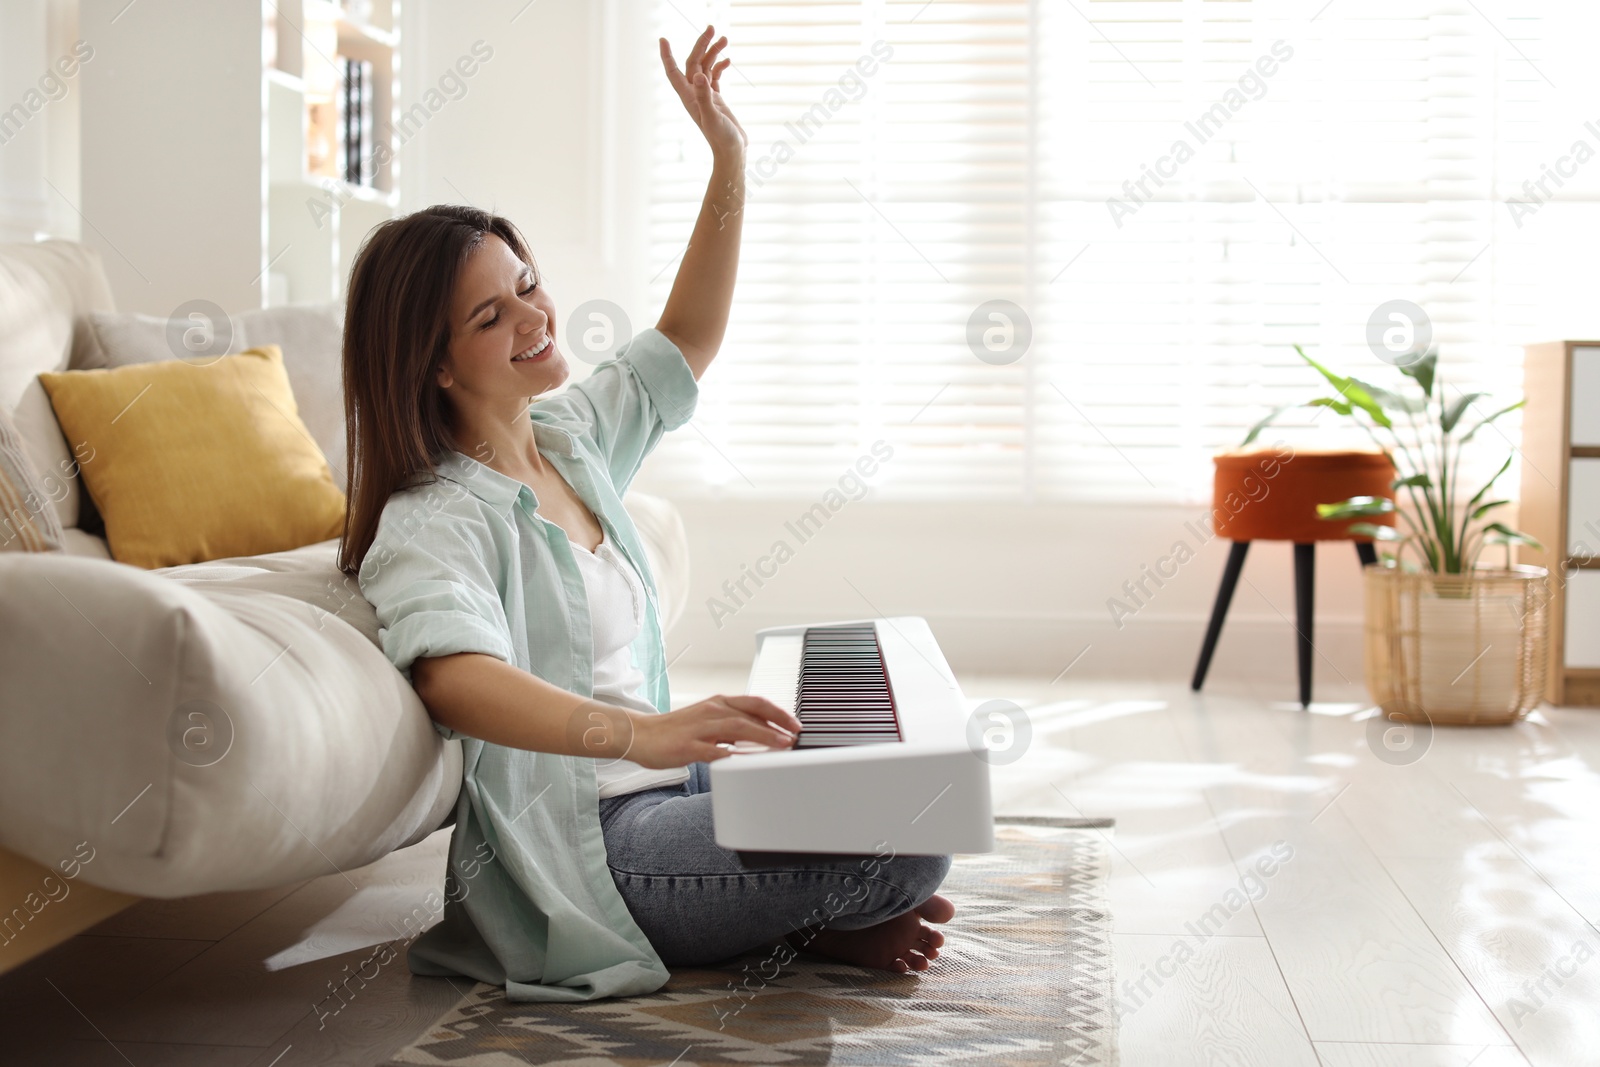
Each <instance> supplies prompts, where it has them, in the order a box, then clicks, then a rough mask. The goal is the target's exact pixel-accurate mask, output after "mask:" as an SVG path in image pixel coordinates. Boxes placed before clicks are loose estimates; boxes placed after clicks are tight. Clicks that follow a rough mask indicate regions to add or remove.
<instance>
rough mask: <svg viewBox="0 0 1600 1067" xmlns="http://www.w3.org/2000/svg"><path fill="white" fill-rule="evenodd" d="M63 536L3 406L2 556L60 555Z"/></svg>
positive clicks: (0, 441)
mask: <svg viewBox="0 0 1600 1067" xmlns="http://www.w3.org/2000/svg"><path fill="white" fill-rule="evenodd" d="M63 536H64V535H63V533H62V530H61V523H60V522H59V521H57V520H56V509H55V507H54V506H53V505H51V503H50V496H49V494H48V493H47V492H46V491H45V488H44V485H43V483H42V482H40V480H39V474H38V472H37V471H35V470H34V469H33V461H32V460H31V459H30V458H29V457H28V454H27V452H26V451H25V450H24V449H23V447H22V438H21V437H20V436H18V434H17V426H16V423H14V422H12V421H11V412H9V411H7V410H6V409H5V408H4V407H3V406H0V552H59V551H60V550H61V547H62V544H61V542H62V538H63Z"/></svg>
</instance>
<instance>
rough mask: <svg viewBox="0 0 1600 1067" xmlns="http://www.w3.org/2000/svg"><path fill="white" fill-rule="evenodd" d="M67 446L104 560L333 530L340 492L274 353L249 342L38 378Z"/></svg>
mask: <svg viewBox="0 0 1600 1067" xmlns="http://www.w3.org/2000/svg"><path fill="white" fill-rule="evenodd" d="M39 380H40V382H42V383H43V385H44V388H45V391H46V392H47V393H49V394H50V403H51V405H52V406H53V407H54V408H55V412H56V421H58V422H59V423H60V424H61V432H62V433H64V434H65V435H66V437H67V442H68V444H69V445H71V446H72V447H73V449H74V452H75V453H76V450H77V448H78V446H79V445H80V443H87V445H88V446H90V447H92V448H93V450H94V452H93V454H94V457H95V461H94V462H93V463H91V464H85V465H84V466H83V468H82V472H83V480H84V487H85V488H86V489H87V490H88V491H89V495H90V496H91V497H93V498H94V503H95V506H96V507H97V508H99V509H100V514H101V516H102V517H103V518H104V519H105V524H106V541H107V543H108V544H109V546H110V549H111V556H112V558H113V559H116V560H118V561H120V562H123V563H131V564H133V565H134V566H136V567H146V568H154V567H170V566H174V565H176V564H180V563H201V562H204V561H205V560H208V559H221V558H223V557H226V556H254V555H258V554H260V553H263V552H281V551H284V550H286V549H291V548H299V547H300V546H301V545H308V544H313V543H315V542H317V541H326V540H327V539H328V538H330V537H338V536H339V535H340V534H341V533H342V532H343V530H344V513H345V497H344V493H343V492H341V491H340V490H339V488H338V487H337V486H335V485H334V484H333V474H332V472H331V471H329V469H328V463H327V460H326V459H324V458H323V456H322V452H321V451H320V450H319V449H318V448H317V445H316V442H314V441H313V440H312V439H311V435H310V434H309V433H308V432H307V431H306V427H305V424H304V423H303V422H301V421H300V413H299V409H298V408H297V407H296V406H295V402H294V393H293V392H292V391H291V390H290V388H289V377H288V375H287V374H286V373H285V372H284V369H283V353H282V352H281V351H280V350H279V348H278V346H277V345H263V346H262V347H260V348H252V349H249V350H247V351H244V352H240V353H239V354H237V355H232V356H223V357H221V358H220V359H217V360H215V361H213V362H210V363H192V362H189V361H186V360H182V359H169V360H161V361H160V362H156V363H136V364H132V365H130V366H126V367H116V368H113V369H110V370H79V371H64V372H61V373H55V374H41V375H39Z"/></svg>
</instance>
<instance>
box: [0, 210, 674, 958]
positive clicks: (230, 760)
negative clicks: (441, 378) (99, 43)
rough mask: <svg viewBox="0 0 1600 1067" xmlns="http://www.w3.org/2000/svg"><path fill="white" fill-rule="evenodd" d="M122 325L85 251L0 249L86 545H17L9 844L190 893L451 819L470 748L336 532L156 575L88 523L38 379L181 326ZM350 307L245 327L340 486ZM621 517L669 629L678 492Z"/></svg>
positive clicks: (10, 307)
mask: <svg viewBox="0 0 1600 1067" xmlns="http://www.w3.org/2000/svg"><path fill="white" fill-rule="evenodd" d="M112 311H113V308H112V302H111V297H110V292H109V289H108V286H107V283H106V279H105V276H104V274H103V272H102V268H101V265H100V262H99V260H98V258H97V256H96V254H95V253H93V252H92V251H90V250H89V249H87V248H85V247H83V246H81V245H78V244H75V243H72V242H65V241H47V242H41V243H39V244H34V245H9V246H0V404H5V405H7V408H8V410H10V411H12V412H14V413H15V418H16V421H17V424H18V427H19V430H20V431H21V433H22V436H23V439H24V444H25V445H26V447H27V449H28V452H29V456H30V459H31V460H32V462H33V463H34V466H35V468H36V470H37V471H38V472H39V473H40V475H41V478H42V479H43V480H44V481H45V485H46V488H47V490H48V491H49V493H50V495H51V497H52V499H53V500H54V501H55V503H54V507H55V508H56V512H57V515H58V516H59V517H60V519H61V521H62V525H63V527H64V528H65V529H66V537H67V541H66V551H65V552H51V553H25V552H3V553H0V684H3V688H0V849H3V850H9V852H10V853H14V854H16V855H18V856H21V857H26V858H27V859H29V860H32V861H35V862H36V863H38V864H40V865H42V866H44V867H46V868H52V869H54V868H55V867H56V866H57V865H58V863H59V861H61V860H63V859H65V858H68V857H72V856H73V855H74V850H75V849H76V848H77V847H78V846H79V844H80V843H81V842H85V841H86V842H88V843H89V845H90V847H91V848H92V849H93V853H94V858H93V860H92V861H91V862H88V863H84V864H83V865H82V866H81V871H80V873H79V875H78V877H79V881H80V882H82V883H87V884H89V885H92V886H99V887H102V888H104V889H108V890H114V891H118V892H120V893H125V894H132V895H134V896H153V897H181V896H189V895H195V894H200V893H206V892H212V891H217V890H232V889H247V888H260V887H269V886H274V885H281V884H285V883H288V882H292V881H296V880H300V879H304V878H307V877H312V876H317V875H323V874H329V873H332V872H334V871H335V870H349V869H350V868H353V867H359V866H362V865H363V864H366V863H370V862H372V861H374V860H376V859H378V858H380V857H382V856H383V855H385V854H386V853H388V852H390V851H392V850H394V849H397V848H402V847H404V846H406V845H409V844H412V843H414V842H417V841H420V840H421V839H422V838H424V837H426V836H427V835H429V834H431V833H432V832H434V831H435V830H437V829H439V828H440V827H441V826H442V825H447V824H448V822H449V821H450V819H451V818H452V815H453V808H454V805H455V801H456V797H457V793H458V791H459V786H460V775H461V751H460V742H458V741H446V740H444V739H443V738H442V737H440V736H439V734H438V733H437V732H436V731H435V730H434V729H433V728H432V727H431V725H430V724H429V721H428V717H427V712H426V710H425V709H424V708H423V706H422V704H421V702H420V701H419V700H418V699H417V697H416V695H415V693H414V692H413V691H412V690H411V688H410V686H409V685H407V683H406V681H405V679H404V677H403V676H402V675H401V674H400V673H399V672H398V671H396V670H395V669H394V668H393V666H392V665H391V664H390V663H389V661H388V660H387V659H386V658H385V657H384V655H383V653H382V652H381V650H380V648H379V646H378V635H377V620H376V618H375V615H374V613H373V609H372V607H371V605H369V604H368V603H367V602H366V601H365V600H364V599H362V598H361V596H360V592H359V589H358V588H357V586H356V583H355V581H354V579H352V578H349V577H348V576H346V575H344V574H342V573H341V572H340V571H339V570H338V568H337V567H336V565H335V562H334V559H335V555H334V554H335V549H336V546H337V540H330V541H325V542H322V543H320V544H315V545H308V546H305V547H303V548H299V549H295V550H293V551H289V552H279V553H274V554H271V555H263V556H252V557H244V558H237V559H230V560H216V561H211V562H208V563H199V564H191V565H187V566H181V567H169V568H164V569H162V570H157V571H145V570H141V569H138V568H136V567H132V566H129V565H127V564H122V563H117V562H114V561H112V560H111V559H110V554H109V552H108V550H107V546H106V542H105V541H104V539H103V538H101V537H99V536H96V534H95V533H94V532H92V530H90V529H85V528H84V524H85V523H86V522H88V521H89V520H91V519H92V515H93V513H92V512H91V511H90V507H91V506H92V501H89V502H87V503H86V495H87V494H86V493H85V491H84V490H83V488H82V486H81V481H82V479H81V478H80V477H76V476H72V475H71V474H70V473H69V472H71V471H72V469H73V468H72V463H71V452H70V450H69V448H68V445H67V442H66V440H65V439H64V438H63V436H62V434H61V431H60V429H59V427H58V426H57V424H56V422H55V418H54V414H53V411H52V409H51V407H50V404H49V400H48V397H47V396H46V394H45V393H44V391H43V388H42V386H41V385H40V383H39V381H38V379H37V375H38V374H39V373H40V372H43V371H53V370H61V369H81V368H84V367H89V366H94V365H97V364H100V363H103V361H104V359H105V357H106V354H107V353H108V352H110V353H111V355H112V356H113V357H115V358H119V359H122V360H124V361H140V360H142V359H146V358H171V357H170V355H163V354H161V353H159V352H156V353H154V354H152V351H151V345H152V344H159V339H160V337H161V331H162V329H163V328H164V323H162V322H161V321H160V320H155V319H143V318H139V317H134V316H116V317H110V316H108V315H106V314H105V313H109V312H112ZM297 315H298V316H299V317H298V318H297V317H296V316H297ZM336 315H337V309H307V310H304V311H302V312H296V313H291V314H289V315H288V316H287V317H285V316H283V315H274V314H273V313H270V312H250V313H245V314H243V315H240V316H236V321H237V322H238V323H239V324H240V329H241V332H242V334H243V337H242V338H240V339H238V340H237V341H236V343H235V346H234V347H235V349H237V348H238V347H240V345H241V344H244V343H248V344H260V343H268V342H276V343H280V344H282V345H283V347H284V357H285V364H286V366H287V367H288V370H289V374H290V379H291V384H292V385H293V386H294V388H295V395H296V400H297V402H298V404H299V405H300V408H301V414H302V417H303V419H304V421H305V422H306V424H307V427H308V429H309V430H310V431H311V432H312V434H313V436H314V437H315V438H316V440H317V443H318V445H319V446H320V447H321V448H322V450H323V452H324V454H325V455H326V456H327V457H328V460H329V464H330V467H332V468H333V470H334V475H335V481H336V483H337V484H339V485H341V486H342V485H343V484H344V454H343V450H344V424H343V422H344V420H343V408H342V399H341V396H340V390H339V384H338V382H339V378H338V375H339V352H338V345H337V321H336ZM318 316H321V317H322V319H323V322H324V324H323V326H321V327H320V335H321V336H322V340H321V341H318V340H317V336H318V334H319V327H318V326H317V322H316V320H317V317H318ZM330 322H331V325H329V323H330ZM275 323H276V325H277V328H278V330H279V333H280V334H282V335H281V336H274V335H272V334H273V330H274V324H275ZM286 323H287V325H285V324H286ZM152 339H154V340H152ZM330 349H331V350H330ZM625 503H626V504H627V506H628V508H629V511H630V514H632V515H633V517H634V519H635V521H636V522H637V523H638V525H639V528H640V531H641V533H642V534H643V536H644V540H645V545H646V548H647V550H648V551H649V555H650V562H651V565H652V566H653V568H654V569H655V573H656V575H657V578H658V584H659V586H660V592H661V599H662V606H663V611H664V618H663V622H664V624H665V625H667V626H670V625H671V623H672V622H673V621H674V620H675V619H676V617H677V615H678V614H679V613H681V611H682V608H683V603H684V598H685V587H686V584H687V578H688V574H687V571H688V553H687V547H686V544H685V542H684V535H683V526H682V522H681V520H680V519H679V517H678V513H677V511H676V510H675V509H674V508H673V507H672V506H671V505H670V504H668V503H667V502H666V501H663V500H661V499H659V498H654V497H649V496H646V495H644V494H639V493H630V494H629V496H628V498H627V500H626V501H625ZM185 729H207V730H210V731H212V733H211V734H210V735H208V736H210V737H211V738H212V739H213V743H214V745H215V746H216V747H215V748H214V749H213V755H215V751H216V749H217V748H220V747H221V746H222V745H223V744H224V743H226V754H225V755H223V756H222V757H221V758H220V759H217V760H216V761H215V762H212V763H209V765H205V766H201V765H197V764H198V763H200V762H203V761H201V760H197V759H196V758H195V757H194V756H193V755H192V751H193V746H192V745H188V746H186V745H184V744H183V743H182V741H181V737H180V735H181V733H182V731H184V730H185ZM230 738H231V740H230ZM443 873H444V872H443V871H442V870H441V872H440V877H441V879H442V878H443ZM10 906H11V905H10V902H9V901H8V902H6V904H5V907H10ZM3 918H4V914H3V913H0V919H3ZM69 932H70V931H69ZM63 936H64V935H63ZM3 969H5V968H4V966H0V970H3Z"/></svg>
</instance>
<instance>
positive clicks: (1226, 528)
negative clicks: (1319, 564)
mask: <svg viewBox="0 0 1600 1067" xmlns="http://www.w3.org/2000/svg"><path fill="white" fill-rule="evenodd" d="M1214 462H1215V463H1216V468H1217V469H1216V478H1215V481H1214V482H1213V489H1212V494H1211V526H1212V529H1213V531H1214V532H1215V533H1216V534H1217V536H1219V537H1226V538H1227V539H1228V540H1230V541H1232V542H1233V545H1232V546H1231V548H1230V549H1229V552H1228V565H1227V567H1226V569H1224V570H1223V572H1222V587H1221V588H1220V589H1218V590H1217V602H1216V604H1215V605H1213V606H1212V609H1211V624H1210V625H1209V626H1208V627H1206V639H1205V644H1203V645H1202V646H1201V647H1200V662H1199V663H1198V664H1196V666H1195V669H1194V681H1193V683H1191V686H1190V688H1192V689H1196V690H1198V689H1199V688H1200V687H1201V686H1202V685H1204V684H1205V680H1206V669H1207V668H1209V667H1210V666H1211V654H1212V653H1213V652H1214V651H1216V647H1217V638H1218V637H1219V636H1221V634H1222V620H1223V619H1225V618H1226V617H1227V614H1228V604H1229V602H1230V601H1232V600H1233V589H1234V586H1235V585H1237V584H1238V582H1239V573H1240V571H1242V570H1243V569H1244V556H1245V553H1246V552H1248V551H1249V550H1250V542H1251V541H1292V542H1294V599H1295V626H1296V629H1297V630H1298V631H1299V637H1300V641H1299V648H1298V651H1299V667H1300V705H1301V707H1306V706H1308V705H1309V704H1310V703H1311V654H1312V651H1313V647H1312V644H1311V621H1312V603H1313V594H1314V591H1315V588H1316V583H1315V580H1314V579H1315V573H1316V543H1317V542H1318V541H1354V542H1355V544H1356V554H1357V555H1358V556H1359V557H1360V559H1361V562H1362V564H1363V565H1365V564H1368V563H1376V562H1377V561H1378V555H1377V552H1376V551H1375V550H1374V549H1373V547H1372V538H1370V537H1362V536H1360V535H1359V534H1352V533H1350V532H1349V528H1350V526H1351V525H1353V524H1354V523H1358V522H1371V523H1376V524H1379V525H1385V526H1393V525H1394V518H1395V517H1394V515H1393V514H1392V513H1391V514H1389V515H1378V516H1375V517H1372V518H1367V519H1344V520H1340V521H1337V522H1333V521H1329V520H1327V519H1321V518H1318V517H1317V505H1318V504H1333V503H1337V502H1339V501H1341V500H1348V499H1350V498H1351V497H1353V496H1381V497H1388V498H1389V499H1390V500H1393V499H1394V490H1393V489H1392V488H1390V486H1391V484H1392V483H1393V482H1394V477H1395V472H1394V466H1393V465H1392V464H1391V463H1390V462H1389V458H1388V457H1387V456H1385V455H1384V454H1383V453H1381V452H1349V451H1345V452H1335V451H1313V450H1310V449H1300V450H1295V449H1292V448H1289V447H1288V446H1283V447H1281V448H1269V449H1261V450H1257V451H1252V452H1223V453H1221V454H1220V455H1218V456H1216V457H1214Z"/></svg>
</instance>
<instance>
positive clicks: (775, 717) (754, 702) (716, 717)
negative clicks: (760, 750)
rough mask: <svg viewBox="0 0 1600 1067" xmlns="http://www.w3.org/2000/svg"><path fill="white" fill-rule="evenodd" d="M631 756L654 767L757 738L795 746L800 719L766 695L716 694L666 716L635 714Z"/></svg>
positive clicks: (720, 753)
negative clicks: (724, 745)
mask: <svg viewBox="0 0 1600 1067" xmlns="http://www.w3.org/2000/svg"><path fill="white" fill-rule="evenodd" d="M632 722H633V738H632V742H633V743H632V745H631V747H630V748H629V751H628V757H627V758H628V759H630V760H632V761H633V762H635V763H637V764H639V765H640V766H642V767H649V768H650V769H651V770H664V769H666V768H668V767H687V766H688V765H689V764H691V763H695V762H698V761H701V760H705V761H710V760H717V759H721V758H723V757H724V756H729V755H732V753H731V752H730V751H729V750H728V749H725V748H721V747H720V746H721V745H723V744H732V743H733V742H735V741H754V742H756V743H757V744H761V745H766V746H767V747H768V748H791V747H793V745H794V741H795V736H796V735H798V734H799V732H800V720H799V719H798V718H796V717H795V715H794V713H793V712H790V711H784V710H783V709H782V708H780V707H778V705H776V704H774V703H773V702H772V701H770V700H768V699H767V698H766V697H757V696H748V695H745V694H737V695H733V696H714V697H710V698H709V699H706V700H702V701H700V702H699V703H698V704H690V705H688V706H687V707H682V708H678V709H677V710H676V711H669V712H667V713H666V714H664V715H650V714H643V715H637V714H636V715H634V716H632Z"/></svg>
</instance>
